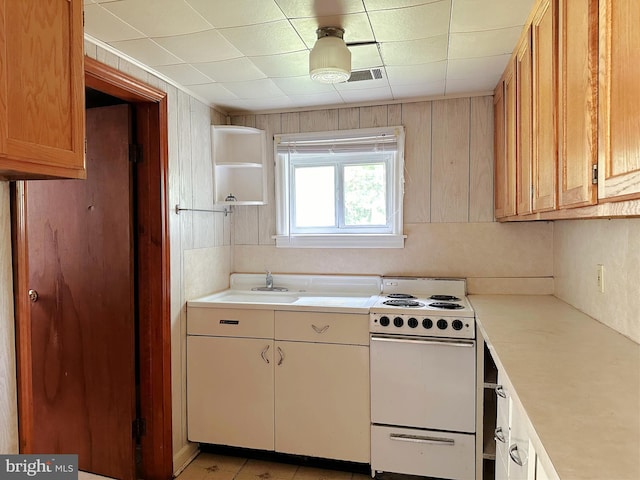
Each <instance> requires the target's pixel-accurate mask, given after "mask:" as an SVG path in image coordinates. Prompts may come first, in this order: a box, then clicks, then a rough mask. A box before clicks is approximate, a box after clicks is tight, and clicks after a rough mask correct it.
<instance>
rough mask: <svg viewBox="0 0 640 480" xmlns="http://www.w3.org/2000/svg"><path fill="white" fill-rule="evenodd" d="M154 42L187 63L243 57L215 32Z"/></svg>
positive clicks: (163, 38)
mask: <svg viewBox="0 0 640 480" xmlns="http://www.w3.org/2000/svg"><path fill="white" fill-rule="evenodd" d="M154 41H155V42H156V43H158V44H159V45H161V46H162V47H164V48H165V49H167V50H168V51H169V52H171V53H173V54H174V55H175V56H176V57H178V58H181V59H182V60H183V61H184V62H187V63H201V62H217V61H219V60H229V59H231V58H239V57H242V56H243V55H242V52H240V50H238V49H237V48H236V47H234V46H233V45H231V43H229V41H228V40H227V39H226V38H224V37H223V36H222V35H220V33H219V32H218V31H217V30H205V31H204V32H198V33H190V34H187V35H177V36H172V37H160V38H154ZM205 45H206V47H203V46H205Z"/></svg>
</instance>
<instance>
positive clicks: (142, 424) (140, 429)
mask: <svg viewBox="0 0 640 480" xmlns="http://www.w3.org/2000/svg"><path fill="white" fill-rule="evenodd" d="M131 430H132V432H133V438H140V437H142V436H144V435H146V434H147V421H146V420H145V419H144V418H136V419H135V420H134V421H133V424H132V428H131Z"/></svg>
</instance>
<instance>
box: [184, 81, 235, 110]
mask: <svg viewBox="0 0 640 480" xmlns="http://www.w3.org/2000/svg"><path fill="white" fill-rule="evenodd" d="M189 90H191V91H192V92H193V93H195V94H196V95H198V96H200V98H203V99H204V100H206V101H208V102H210V103H211V104H213V105H221V104H222V102H230V101H236V100H238V96H237V95H235V94H233V93H232V92H230V91H229V90H227V89H226V88H224V86H222V85H221V84H219V83H203V84H201V85H190V86H189Z"/></svg>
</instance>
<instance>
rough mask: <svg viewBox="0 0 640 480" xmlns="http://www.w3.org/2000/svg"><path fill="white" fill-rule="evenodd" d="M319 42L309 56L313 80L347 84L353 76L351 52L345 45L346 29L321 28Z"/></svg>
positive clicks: (317, 31) (310, 73)
mask: <svg viewBox="0 0 640 480" xmlns="http://www.w3.org/2000/svg"><path fill="white" fill-rule="evenodd" d="M316 34H317V35H318V40H316V44H315V45H314V46H313V49H312V50H311V53H310V54H309V75H310V76H311V80H315V81H317V82H321V83H340V82H346V81H347V80H349V77H350V76H351V52H350V51H349V49H348V48H347V45H346V44H345V43H344V40H343V38H342V37H343V36H344V29H343V28H340V27H320V28H318V29H317V30H316Z"/></svg>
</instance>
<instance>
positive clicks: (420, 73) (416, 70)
mask: <svg viewBox="0 0 640 480" xmlns="http://www.w3.org/2000/svg"><path fill="white" fill-rule="evenodd" d="M386 71H387V76H388V77H389V83H390V84H391V85H393V86H397V85H415V84H418V83H421V82H425V83H433V82H438V81H443V80H444V79H445V75H446V72H447V62H446V61H444V62H434V63H425V64H423V65H406V66H394V67H387V68H386Z"/></svg>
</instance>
